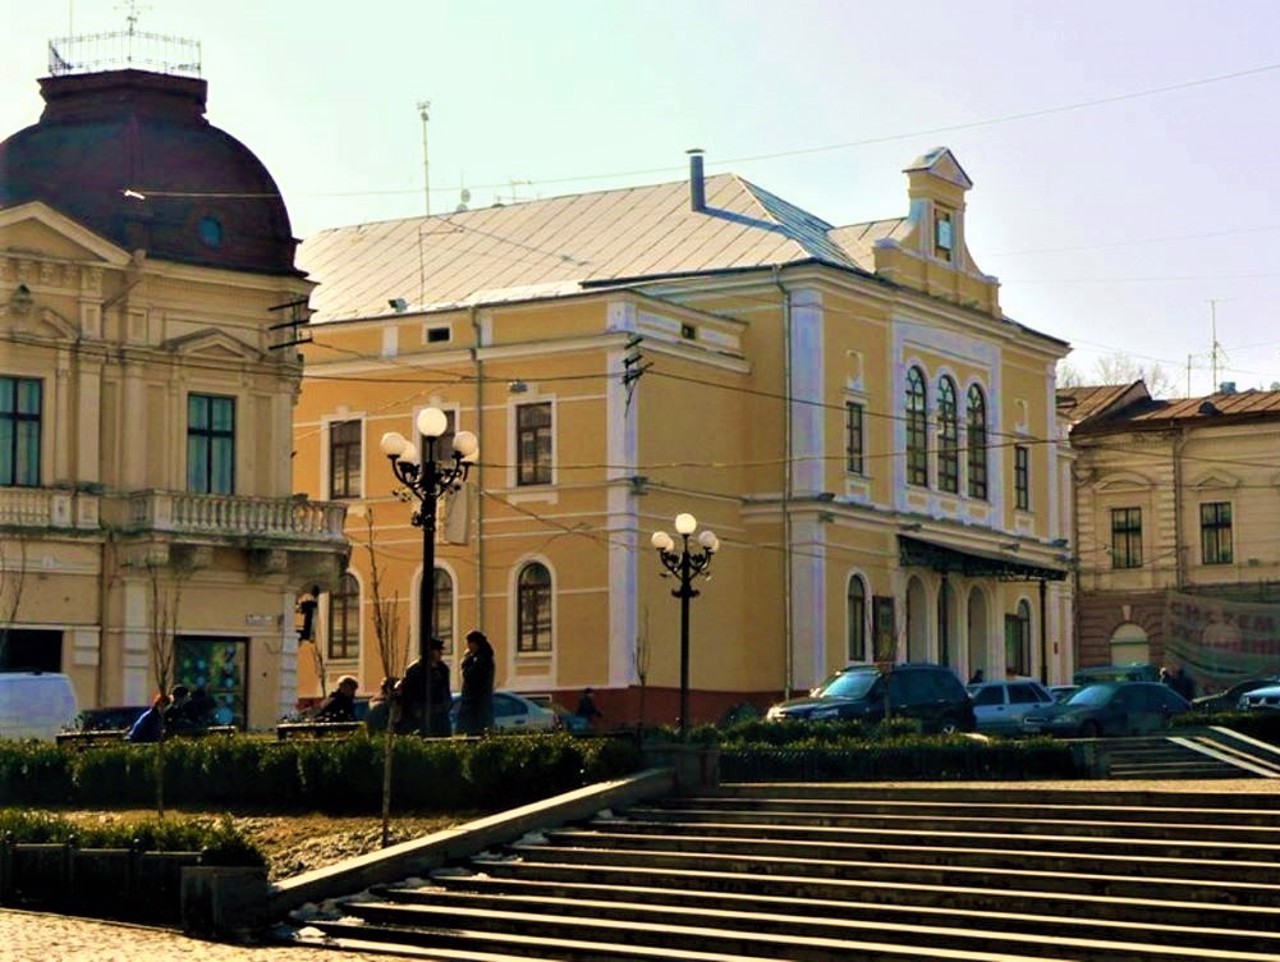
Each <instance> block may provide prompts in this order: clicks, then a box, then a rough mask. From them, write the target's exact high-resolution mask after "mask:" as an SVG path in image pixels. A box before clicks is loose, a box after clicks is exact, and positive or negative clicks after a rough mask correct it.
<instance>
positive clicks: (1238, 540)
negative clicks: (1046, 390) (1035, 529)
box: [1059, 381, 1280, 691]
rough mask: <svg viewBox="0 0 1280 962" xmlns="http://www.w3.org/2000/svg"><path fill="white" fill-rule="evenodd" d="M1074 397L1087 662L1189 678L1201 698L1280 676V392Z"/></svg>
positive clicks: (1141, 391)
mask: <svg viewBox="0 0 1280 962" xmlns="http://www.w3.org/2000/svg"><path fill="white" fill-rule="evenodd" d="M1222 388H1223V389H1222V390H1220V391H1219V392H1218V393H1215V394H1211V395H1209V396H1207V397H1198V398H1184V399H1180V400H1160V399H1156V398H1152V397H1151V396H1150V394H1149V393H1148V392H1147V388H1146V385H1145V384H1144V383H1143V382H1141V381H1137V382H1134V383H1133V384H1118V385H1102V386H1095V387H1078V388H1071V389H1066V390H1063V391H1062V392H1060V395H1059V404H1060V407H1061V409H1062V411H1063V413H1064V415H1066V416H1067V417H1069V418H1070V419H1071V420H1072V422H1073V425H1074V426H1073V427H1072V430H1071V444H1072V447H1073V448H1074V450H1075V455H1076V458H1077V471H1076V474H1077V481H1076V491H1077V499H1078V512H1079V513H1078V537H1077V544H1078V550H1079V555H1080V567H1079V586H1078V598H1079V600H1078V605H1079V609H1078V616H1079V653H1080V663H1081V664H1082V665H1098V664H1127V663H1129V662H1141V663H1150V664H1154V665H1164V666H1168V667H1170V668H1178V667H1182V668H1185V669H1186V671H1187V673H1188V674H1189V675H1191V677H1192V678H1193V680H1194V681H1195V682H1196V684H1197V687H1198V689H1199V690H1201V691H1207V690H1218V689H1223V688H1227V687H1229V686H1230V685H1231V684H1232V683H1233V682H1235V681H1238V680H1241V679H1244V678H1248V677H1257V676H1264V677H1265V676H1266V675H1270V674H1274V673H1276V672H1277V671H1280V643H1277V640H1276V639H1277V638H1278V637H1280V552H1277V550H1276V536H1275V532H1276V530H1277V528H1280V502H1277V499H1276V492H1277V485H1278V483H1280V482H1278V479H1277V474H1276V467H1277V463H1276V456H1275V452H1276V450H1277V445H1278V444H1280V391H1241V392H1237V391H1236V390H1235V388H1234V385H1223V386H1222Z"/></svg>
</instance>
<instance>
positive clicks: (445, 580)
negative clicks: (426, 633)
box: [431, 568, 453, 654]
mask: <svg viewBox="0 0 1280 962" xmlns="http://www.w3.org/2000/svg"><path fill="white" fill-rule="evenodd" d="M435 594H436V601H435V611H434V612H433V614H434V615H435V617H434V618H433V619H432V620H433V622H434V623H433V624H432V625H431V637H433V638H439V639H440V640H441V641H443V642H444V650H445V653H446V654H449V653H451V652H452V651H453V578H452V577H451V576H450V574H449V572H447V571H445V570H444V569H443V568H437V569H436V578H435Z"/></svg>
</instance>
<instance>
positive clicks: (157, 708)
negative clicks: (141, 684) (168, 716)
mask: <svg viewBox="0 0 1280 962" xmlns="http://www.w3.org/2000/svg"><path fill="white" fill-rule="evenodd" d="M168 704H169V697H168V696H167V695H163V694H161V695H156V697H155V698H154V699H153V700H152V702H151V707H150V708H148V709H147V710H146V711H144V712H143V713H142V714H141V715H139V716H138V720H137V721H135V722H134V723H133V727H132V728H130V729H129V734H128V735H126V736H125V738H126V740H128V741H131V742H158V741H159V740H160V739H161V738H163V737H164V710H165V708H166V707H167V706H168Z"/></svg>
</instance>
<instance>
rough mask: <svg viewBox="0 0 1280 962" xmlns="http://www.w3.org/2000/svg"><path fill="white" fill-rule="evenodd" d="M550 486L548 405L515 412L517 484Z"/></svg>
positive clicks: (533, 405) (528, 407)
mask: <svg viewBox="0 0 1280 962" xmlns="http://www.w3.org/2000/svg"><path fill="white" fill-rule="evenodd" d="M550 483H551V404H550V402H541V403H538V404H521V405H519V406H518V407H517V408H516V484H518V485H528V484H550Z"/></svg>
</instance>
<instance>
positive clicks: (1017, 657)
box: [1004, 598, 1031, 675]
mask: <svg viewBox="0 0 1280 962" xmlns="http://www.w3.org/2000/svg"><path fill="white" fill-rule="evenodd" d="M1004 664H1005V667H1006V668H1007V669H1008V670H1009V671H1012V672H1013V673H1014V674H1015V675H1030V674H1031V605H1029V604H1027V600H1026V599H1025V598H1023V599H1022V600H1021V601H1019V602H1018V612H1017V614H1013V615H1005V616H1004Z"/></svg>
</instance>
